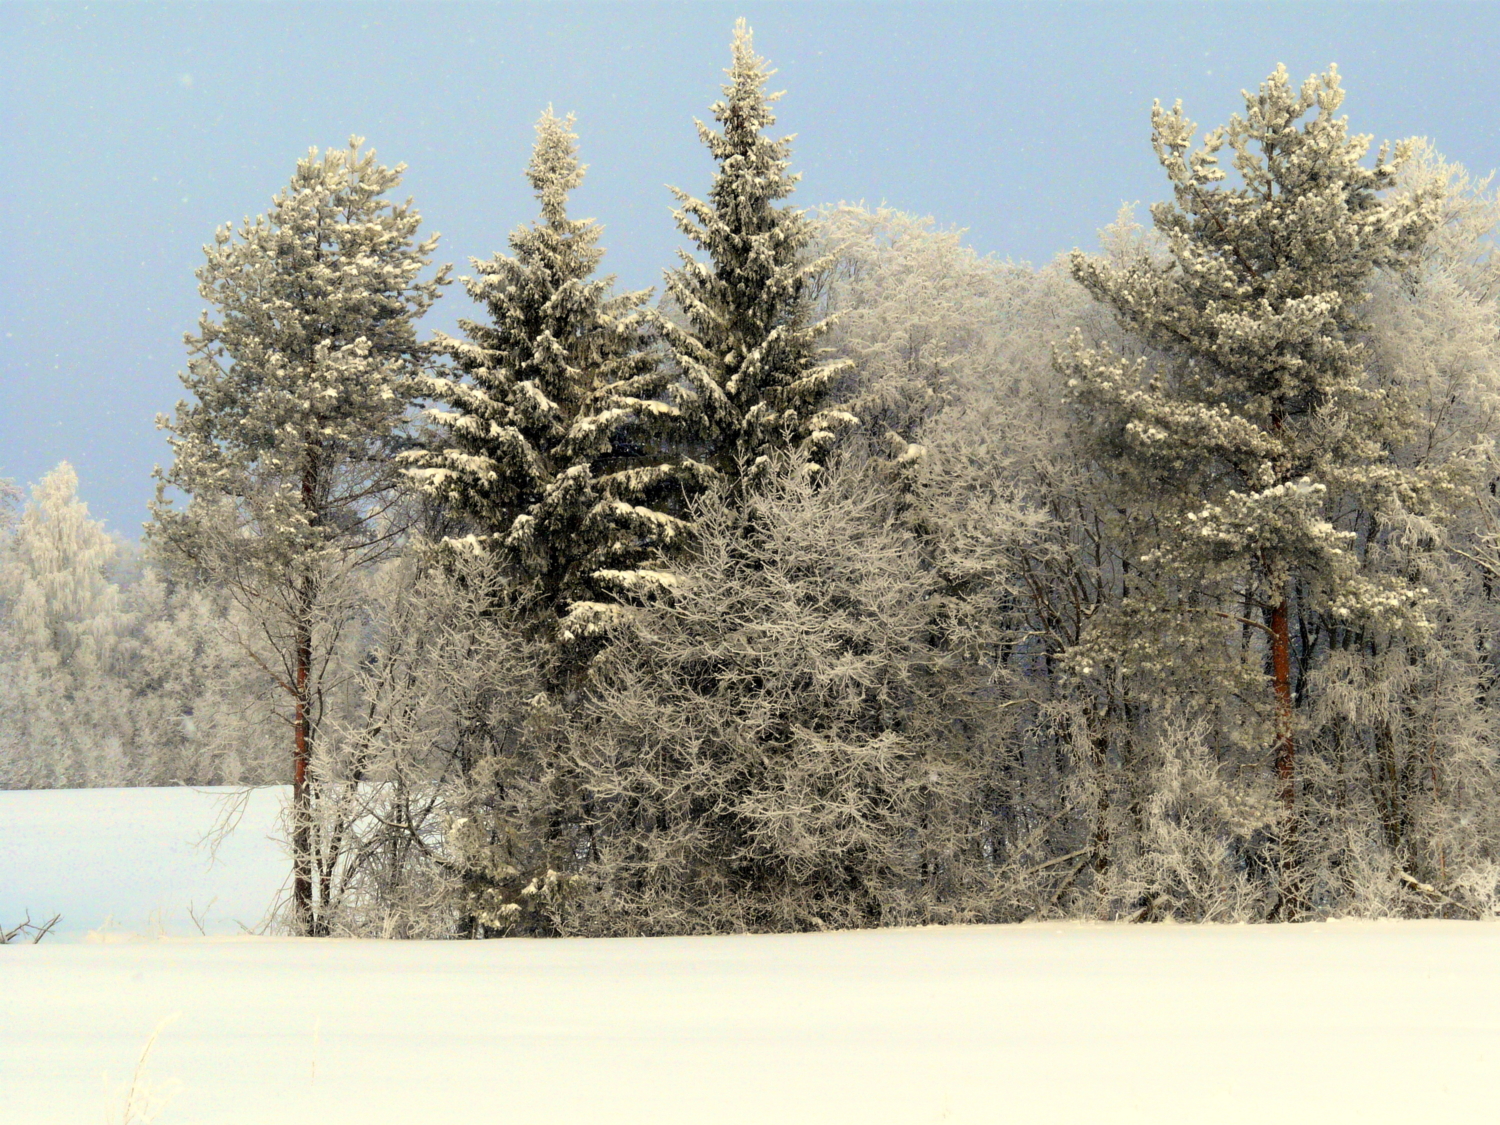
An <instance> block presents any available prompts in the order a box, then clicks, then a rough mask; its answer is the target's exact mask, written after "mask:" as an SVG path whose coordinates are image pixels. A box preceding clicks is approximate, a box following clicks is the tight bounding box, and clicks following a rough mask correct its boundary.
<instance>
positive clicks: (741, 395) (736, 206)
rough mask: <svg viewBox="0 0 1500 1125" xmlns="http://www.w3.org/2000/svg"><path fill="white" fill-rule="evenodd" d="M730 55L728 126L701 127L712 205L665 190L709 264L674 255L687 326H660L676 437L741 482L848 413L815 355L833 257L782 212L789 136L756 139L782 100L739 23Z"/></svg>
mask: <svg viewBox="0 0 1500 1125" xmlns="http://www.w3.org/2000/svg"><path fill="white" fill-rule="evenodd" d="M733 52H734V54H733V59H734V61H733V65H732V66H731V67H730V68H729V70H728V72H727V73H728V75H729V82H728V83H727V84H726V85H725V86H724V87H723V90H724V97H723V99H722V100H720V101H717V102H715V103H714V104H713V106H712V107H711V112H712V113H713V117H714V120H715V121H717V122H718V123H719V124H720V125H721V126H722V130H721V131H715V130H714V129H712V128H710V127H709V126H708V125H705V124H704V123H703V122H701V121H699V122H697V125H698V136H699V137H700V138H701V139H702V141H703V143H704V144H705V145H706V146H707V147H708V150H709V152H710V153H711V154H712V156H713V158H714V162H715V163H716V164H717V165H718V167H717V169H716V170H715V172H714V177H713V182H712V184H711V185H710V187H709V191H708V197H707V199H698V198H695V197H694V196H691V195H689V194H688V193H687V192H685V191H682V190H681V189H679V188H673V189H672V194H673V195H674V196H676V198H677V201H678V203H679V204H680V207H678V209H677V210H676V211H674V212H673V214H674V216H675V217H676V220H677V226H678V229H680V230H681V231H682V233H683V234H685V235H687V236H688V237H689V238H690V239H691V240H692V241H693V243H694V245H695V246H696V247H697V248H698V250H700V251H701V252H702V253H703V254H705V255H706V256H707V260H706V261H701V260H699V259H697V258H695V257H693V256H692V254H690V253H689V252H687V251H679V255H680V256H681V258H682V265H681V266H680V267H679V268H678V269H676V270H672V271H669V272H668V273H667V275H666V282H667V295H668V298H669V301H670V303H671V304H672V305H674V306H675V307H676V309H677V310H678V311H680V313H681V318H682V319H681V322H680V323H679V322H678V321H677V320H675V319H673V318H671V317H669V316H667V315H664V314H661V313H658V314H657V316H656V317H655V319H656V323H657V325H658V328H659V330H660V332H661V335H662V337H663V339H664V340H665V342H666V344H667V347H668V348H669V349H670V352H671V355H672V359H673V360H674V362H675V366H676V369H677V371H676V373H677V376H678V382H677V383H676V384H675V386H674V388H673V402H674V403H675V405H676V406H677V408H678V409H679V410H680V411H681V412H682V416H683V418H682V422H683V424H682V430H681V433H682V435H683V440H684V442H685V443H686V445H687V448H688V449H690V450H693V451H695V452H696V451H701V454H702V457H703V460H704V461H706V463H707V464H708V465H709V466H710V467H711V468H712V469H713V470H715V471H716V472H717V473H718V474H722V475H723V476H724V477H726V478H727V479H728V480H729V481H730V482H732V483H737V482H739V481H740V479H741V477H742V476H744V475H748V476H750V477H752V478H753V477H756V476H758V475H760V474H761V473H762V472H764V471H765V470H766V469H767V467H768V466H769V465H770V461H771V458H772V456H773V455H774V454H775V453H776V452H778V451H784V450H787V449H789V448H792V447H796V446H800V447H802V448H803V449H804V450H805V451H806V452H808V453H809V454H810V455H811V456H812V457H813V458H817V456H818V455H819V453H820V452H821V451H822V450H824V449H826V448H827V447H828V446H829V445H831V444H832V442H833V440H834V437H835V434H836V433H837V431H838V430H840V429H842V428H843V427H844V426H846V425H849V424H851V423H853V422H854V418H853V416H852V415H850V414H848V413H847V412H845V411H841V410H836V409H829V408H827V407H826V400H827V398H828V393H829V390H830V388H831V386H832V385H833V383H834V382H836V381H837V380H838V379H839V377H840V376H841V375H842V374H843V373H844V372H845V371H846V370H847V369H848V367H849V364H848V363H847V361H844V360H827V359H825V358H824V357H823V355H822V352H821V350H820V348H819V347H818V344H817V341H818V339H819V337H821V336H822V335H823V334H824V333H825V332H826V331H827V330H828V327H829V325H828V323H827V322H826V321H823V322H810V317H809V296H810V293H811V285H810V282H811V279H812V278H813V277H814V276H816V275H817V274H818V273H819V272H820V271H821V270H822V269H824V268H826V266H827V265H828V264H829V263H828V262H824V261H817V260H813V259H811V257H810V256H809V255H808V254H807V250H808V248H809V245H810V244H811V242H812V239H813V229H812V226H811V224H810V223H809V222H808V220H807V219H806V217H805V216H804V215H803V214H802V213H801V212H800V211H798V210H796V209H794V208H791V207H785V206H778V201H779V200H782V199H785V198H787V197H788V196H790V195H791V193H792V191H793V189H794V188H795V187H796V184H797V180H798V179H799V177H798V176H796V175H794V174H792V173H791V172H790V171H789V170H788V169H789V165H790V161H789V155H790V152H791V141H792V138H791V137H782V138H779V139H772V138H770V137H767V136H765V135H764V131H765V130H766V129H768V128H770V127H771V126H772V125H774V124H775V123H776V118H775V116H774V115H773V114H772V112H771V106H772V104H773V103H774V102H775V101H776V100H777V99H778V98H780V97H781V95H780V94H779V93H769V94H768V93H767V92H766V90H765V86H766V82H767V81H768V80H769V78H770V77H771V75H772V74H774V73H775V72H774V71H771V70H768V69H767V68H766V62H765V60H764V59H762V58H760V57H759V56H757V55H756V54H755V50H754V45H753V43H752V40H751V33H750V29H749V28H748V27H747V26H746V25H745V21H744V20H740V21H739V22H738V23H736V24H735V28H734V47H733ZM812 465H813V467H814V468H816V465H817V462H816V460H814V461H813V462H812Z"/></svg>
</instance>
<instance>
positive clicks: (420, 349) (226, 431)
mask: <svg viewBox="0 0 1500 1125" xmlns="http://www.w3.org/2000/svg"><path fill="white" fill-rule="evenodd" d="M362 143H363V142H362V140H360V139H359V138H354V139H352V140H351V141H350V144H349V148H348V149H347V150H345V151H337V150H329V151H327V152H324V153H321V154H320V153H318V151H317V150H313V151H312V152H311V153H310V154H309V155H308V156H307V157H306V158H305V159H303V160H302V161H300V162H299V163H298V165H297V170H296V173H295V174H294V175H293V177H292V180H291V183H290V185H289V186H288V188H287V189H286V190H285V191H283V192H282V193H280V194H279V195H277V196H276V197H275V199H274V200H273V203H272V207H271V210H270V212H269V213H268V214H267V215H265V216H262V217H260V218H257V219H256V220H255V221H254V222H250V221H248V220H247V221H246V222H245V223H244V224H243V225H242V226H241V228H240V230H239V232H238V237H237V238H236V237H235V234H234V232H232V231H231V229H230V228H229V227H227V226H226V227H224V228H222V229H220V230H219V231H218V232H217V233H216V235H215V243H214V245H213V246H212V247H208V248H207V249H206V254H207V257H208V261H207V262H206V264H205V265H204V266H203V268H202V269H200V270H199V271H198V279H199V282H200V285H199V292H201V293H202V294H203V296H204V298H205V299H206V300H208V301H209V302H210V303H211V305H212V306H213V307H214V309H215V310H216V312H217V315H210V314H209V313H207V312H205V314H204V315H203V317H202V319H201V321H200V322H199V329H198V332H197V333H196V334H189V335H188V336H187V338H186V339H187V345H188V349H189V353H190V355H191V359H190V361H189V363H188V370H187V373H186V374H184V375H183V376H182V381H183V384H184V386H186V387H187V389H188V391H189V392H190V393H191V395H192V396H193V401H184V402H181V403H179V404H178V406H177V411H176V414H175V416H174V417H173V418H171V419H167V418H165V417H163V418H162V419H161V420H160V422H159V424H160V425H161V426H162V427H163V428H165V429H166V430H168V432H169V433H170V434H171V437H170V439H169V440H170V443H171V445H172V450H173V454H174V461H173V464H172V465H171V467H170V468H168V469H166V470H158V472H157V477H158V480H159V482H160V483H159V485H158V489H157V499H156V502H155V504H154V505H153V509H152V514H153V522H152V524H151V525H150V527H149V529H148V534H149V537H150V542H151V544H152V545H153V546H154V548H155V549H156V550H157V551H159V552H160V553H161V555H162V556H163V557H164V558H165V559H166V560H168V561H169V562H170V563H172V564H173V565H176V566H179V567H185V568H187V569H189V570H191V571H195V572H196V573H198V574H199V575H201V576H203V577H204V578H206V579H208V580H209V582H210V583H211V584H213V585H218V586H221V587H222V588H224V589H225V590H226V591H228V593H229V594H230V595H231V596H232V597H233V598H234V600H235V601H236V602H238V603H239V606H240V608H241V609H242V610H243V616H242V617H241V618H239V622H240V623H241V624H242V625H243V627H244V630H245V631H244V632H242V633H241V634H240V636H239V641H240V643H241V647H242V649H243V651H244V652H245V653H246V654H247V656H248V657H249V658H250V659H253V660H254V661H256V662H257V663H258V664H259V666H260V667H261V668H262V669H263V671H264V672H265V673H266V675H267V676H269V677H270V678H271V680H272V681H273V682H274V683H275V684H276V685H277V686H278V687H279V689H280V691H281V692H282V695H283V698H284V699H285V700H286V701H287V704H288V711H289V712H290V713H289V715H288V716H287V717H288V718H289V720H290V722H289V726H290V730H291V740H292V753H291V760H292V786H293V807H292V824H291V836H292V853H293V885H292V892H293V909H294V914H295V926H296V928H297V930H298V931H299V932H302V933H307V934H320V933H323V932H325V927H324V924H323V922H322V921H321V920H320V917H319V914H318V904H317V902H316V901H315V897H314V878H313V868H314V850H315V846H316V844H315V840H314V836H313V823H314V816H313V805H314V803H315V801H316V798H317V792H316V790H317V783H316V779H315V778H313V777H312V776H311V775H310V774H309V763H310V761H311V760H312V755H313V751H314V746H315V743H316V739H317V734H318V727H319V722H320V720H321V718H322V716H323V713H324V708H325V703H326V696H327V693H328V691H329V690H330V687H331V685H333V684H334V683H336V682H337V681H338V679H339V678H340V677H341V676H342V675H344V672H343V670H341V669H340V668H339V667H337V666H336V663H335V660H334V658H335V655H336V654H337V653H339V651H340V644H341V639H342V636H343V633H344V631H345V630H346V628H347V627H348V626H349V625H350V623H351V621H353V620H354V618H355V617H356V616H357V614H358V609H359V598H360V594H359V583H358V581H357V579H358V576H359V574H360V572H361V571H363V570H364V569H365V568H367V567H369V566H371V565H373V564H374V563H375V562H377V561H378V560H380V559H382V558H384V557H385V556H387V555H388V554H389V553H390V552H391V551H392V550H393V549H394V547H395V545H396V544H397V542H398V538H397V533H398V531H399V519H398V518H397V510H396V500H397V496H398V492H397V484H398V480H399V474H398V470H397V468H396V466H395V463H394V455H395V452H396V447H397V445H398V444H399V442H400V440H401V436H402V434H403V432H404V428H405V426H406V422H407V415H408V410H409V408H410V405H411V402H412V399H413V397H414V395H415V394H416V391H417V384H416V377H417V375H418V373H419V371H420V369H421V367H422V364H423V362H424V361H425V358H426V349H425V347H424V345H422V344H419V343H418V342H417V337H416V320H417V318H418V317H420V316H421V314H422V313H423V312H424V311H426V309H427V308H428V307H429V306H430V305H431V304H432V302H433V301H434V300H435V299H436V297H437V296H438V292H439V287H440V286H441V285H442V284H444V283H445V281H446V269H444V270H440V271H439V272H438V274H437V276H436V277H434V278H432V279H430V280H422V279H421V277H420V274H421V273H422V271H423V269H424V268H425V267H426V266H427V265H428V264H429V262H430V261H431V257H432V251H433V248H434V246H435V245H436V236H433V237H432V238H429V239H427V240H425V241H422V242H418V241H416V237H417V228H418V226H419V224H420V217H419V215H418V214H417V212H416V210H415V209H414V208H413V207H412V206H411V204H410V202H409V201H408V202H407V203H404V204H397V203H392V202H390V201H388V200H387V199H386V198H385V197H386V194H387V193H388V192H390V191H391V190H392V189H394V188H395V187H396V186H397V185H398V184H399V183H400V180H401V173H402V171H403V167H404V166H398V167H396V168H387V167H384V166H382V165H379V164H377V163H376V162H375V155H374V153H373V151H362V150H361V145H362ZM169 490H180V491H181V492H182V493H185V494H186V496H187V503H186V505H184V506H181V507H179V506H178V504H177V498H176V497H175V495H174V494H173V493H172V492H171V491H169Z"/></svg>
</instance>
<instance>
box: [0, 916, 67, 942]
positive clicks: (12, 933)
mask: <svg viewBox="0 0 1500 1125" xmlns="http://www.w3.org/2000/svg"><path fill="white" fill-rule="evenodd" d="M60 921H62V915H61V914H54V915H52V917H51V918H49V919H48V920H47V921H45V922H43V923H42V924H41V925H40V926H39V925H37V924H36V923H35V922H33V921H32V920H31V911H29V910H28V911H27V912H26V920H25V921H24V922H21V923H19V924H18V925H16V926H13V927H11V928H10V929H8V930H7V929H6V928H5V927H4V926H0V945H9V944H10V943H11V942H13V941H15V939H16V938H18V937H30V938H31V944H32V945H35V944H36V943H37V942H39V941H41V940H42V939H43V938H44V937H46V936H47V935H48V934H49V933H51V932H52V927H53V926H55V925H57V923H58V922H60Z"/></svg>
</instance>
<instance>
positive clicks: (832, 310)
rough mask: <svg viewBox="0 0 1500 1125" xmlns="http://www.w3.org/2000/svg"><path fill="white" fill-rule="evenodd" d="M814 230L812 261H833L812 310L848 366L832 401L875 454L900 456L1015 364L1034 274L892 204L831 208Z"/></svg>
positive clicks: (822, 276) (816, 289) (820, 280)
mask: <svg viewBox="0 0 1500 1125" xmlns="http://www.w3.org/2000/svg"><path fill="white" fill-rule="evenodd" d="M812 224H813V231H814V236H815V239H814V243H813V248H814V254H815V256H816V257H817V258H818V259H819V260H821V261H825V262H827V263H828V265H827V266H826V268H825V269H824V270H823V271H822V272H820V273H819V274H818V275H817V276H816V278H815V279H814V282H815V284H814V286H813V290H814V295H815V304H814V307H815V309H816V310H817V311H819V312H820V313H823V314H825V315H828V316H829V318H830V320H831V322H832V324H831V329H830V331H829V333H828V336H827V343H828V346H829V347H830V349H831V350H832V352H833V354H834V355H836V356H838V357H839V358H841V359H845V360H847V361H848V363H849V366H848V368H847V369H846V370H845V372H844V374H843V376H842V377H841V378H840V380H839V382H838V385H837V387H836V391H835V396H836V397H837V398H839V399H840V400H841V401H843V402H844V403H845V404H846V405H847V406H848V408H849V410H850V412H851V413H853V414H854V415H856V416H857V417H858V418H859V428H860V431H861V432H862V433H863V434H865V435H866V436H867V437H868V438H869V439H871V440H872V441H874V442H875V443H877V447H884V448H889V449H890V450H891V451H892V452H895V453H896V454H897V456H900V455H901V454H903V453H906V452H907V449H908V447H909V445H910V443H912V442H914V441H915V440H916V435H917V433H918V431H919V430H920V429H921V428H922V426H923V425H924V424H925V423H926V422H927V421H928V420H929V419H931V418H932V417H934V416H935V415H936V414H938V413H939V412H940V411H942V410H943V409H945V408H948V407H952V406H954V405H956V404H957V403H958V402H960V401H966V400H968V399H971V398H974V397H977V392H978V384H979V383H981V382H983V383H985V384H986V389H988V384H989V382H990V381H991V379H992V378H996V377H997V376H998V371H999V369H1002V368H1009V367H1013V366H1014V364H1013V363H1011V362H1010V354H1009V353H1010V349H1009V348H1008V346H1007V345H1008V342H1009V341H1010V340H1011V339H1012V338H1013V337H1015V336H1016V335H1017V333H1018V332H1019V331H1021V329H1022V323H1021V322H1022V321H1023V320H1024V319H1025V317H1026V316H1027V309H1026V306H1027V304H1028V301H1029V298H1030V296H1031V294H1032V293H1033V291H1034V290H1035V289H1036V279H1035V275H1034V273H1033V271H1032V270H1030V269H1028V268H1027V267H1026V266H1024V265H1017V264H1015V263H1012V262H1008V261H1000V260H998V259H994V258H985V257H981V256H980V255H978V254H976V253H975V252H974V251H973V250H972V249H971V248H970V247H967V246H965V245H964V244H963V241H962V236H963V231H961V230H943V229H940V228H938V227H937V225H936V224H935V222H934V221H933V220H932V219H931V218H918V217H916V216H913V215H907V214H904V213H902V212H900V211H896V210H893V209H891V208H888V207H882V208H880V209H878V210H875V211H870V210H867V209H865V208H864V207H856V206H848V205H845V206H840V207H836V208H827V209H824V210H823V211H820V212H819V213H817V214H816V215H815V216H813V219H812ZM898 439H899V441H898Z"/></svg>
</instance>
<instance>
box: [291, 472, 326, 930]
mask: <svg viewBox="0 0 1500 1125" xmlns="http://www.w3.org/2000/svg"><path fill="white" fill-rule="evenodd" d="M317 483H318V465H317V453H316V450H310V451H309V460H308V463H307V465H306V467H305V468H304V469H303V471H302V507H303V510H304V511H305V512H306V513H307V515H308V517H309V520H310V522H314V523H315V522H316V519H317ZM313 600H314V597H313V580H312V579H311V578H309V577H303V578H302V579H301V580H300V582H299V584H298V585H297V587H296V596H295V599H294V602H293V604H294V606H295V610H294V612H295V613H296V620H295V621H294V622H293V637H292V643H293V645H294V646H295V647H296V654H295V658H294V661H293V669H294V671H293V676H294V683H293V686H294V688H295V689H296V693H297V695H296V714H295V716H294V718H293V725H292V730H293V739H294V742H295V749H294V752H293V759H292V904H293V909H294V912H295V916H296V921H295V925H296V928H297V932H298V933H300V934H302V935H304V936H306V937H316V936H320V935H319V933H318V930H319V927H318V920H317V917H316V914H315V908H314V904H313V848H312V829H313V823H312V821H313V818H312V788H311V782H310V780H309V779H308V776H307V767H308V763H309V761H310V760H311V758H312V743H313V716H312V709H311V706H310V703H311V701H310V699H309V694H310V690H311V681H312V609H313Z"/></svg>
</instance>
